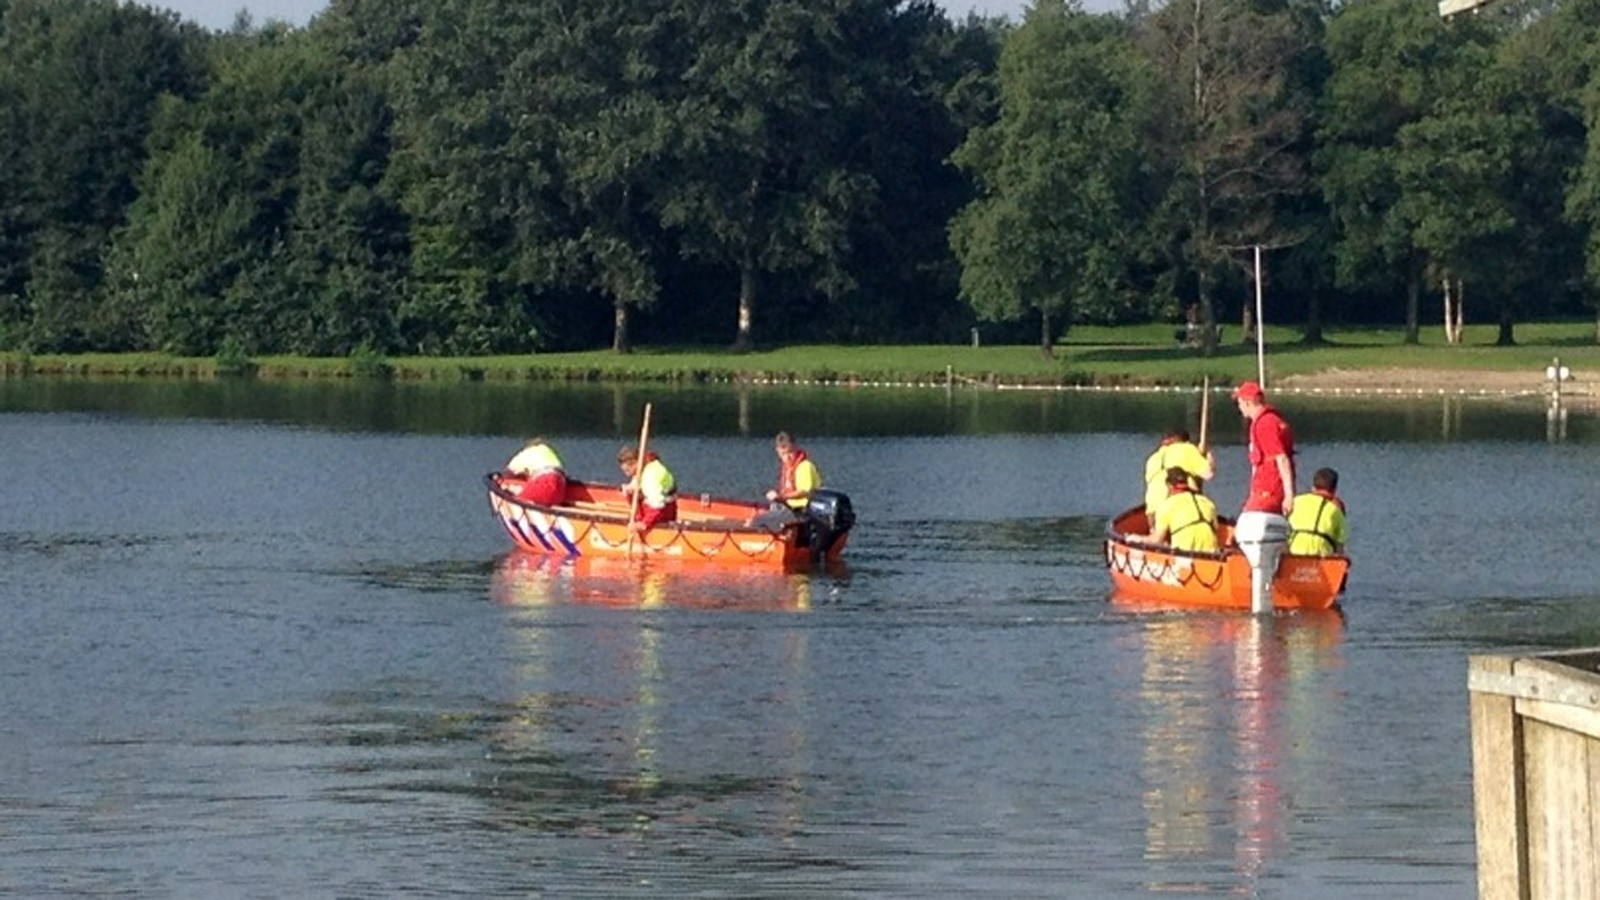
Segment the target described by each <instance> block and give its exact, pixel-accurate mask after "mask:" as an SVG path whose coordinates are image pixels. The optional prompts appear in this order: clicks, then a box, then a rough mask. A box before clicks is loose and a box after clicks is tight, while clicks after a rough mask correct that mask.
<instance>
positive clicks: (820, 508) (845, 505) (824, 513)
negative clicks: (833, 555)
mask: <svg viewBox="0 0 1600 900" xmlns="http://www.w3.org/2000/svg"><path fill="white" fill-rule="evenodd" d="M855 524H856V513H855V510H854V509H852V508H851V507H850V498H849V497H848V496H847V495H845V494H842V493H840V492H839V491H830V490H827V489H825V488H819V489H817V490H814V491H812V492H811V498H810V499H809V500H807V501H806V529H807V533H806V544H807V546H809V547H810V548H811V559H812V561H813V562H821V561H822V558H823V557H824V556H826V555H827V553H828V551H829V550H831V549H833V545H834V544H835V543H836V542H837V541H838V540H839V538H840V537H842V536H844V534H845V532H847V531H849V530H850V527H851V526H852V525H855Z"/></svg>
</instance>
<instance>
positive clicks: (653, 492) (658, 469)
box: [617, 447, 678, 534]
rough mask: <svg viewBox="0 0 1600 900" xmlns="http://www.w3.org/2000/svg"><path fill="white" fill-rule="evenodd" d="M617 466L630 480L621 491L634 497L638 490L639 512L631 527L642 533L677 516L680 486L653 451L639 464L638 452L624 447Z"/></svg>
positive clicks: (618, 455) (618, 453) (627, 495)
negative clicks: (641, 464) (641, 465)
mask: <svg viewBox="0 0 1600 900" xmlns="http://www.w3.org/2000/svg"><path fill="white" fill-rule="evenodd" d="M617 465H618V466H620V467H621V468H622V474H624V475H626V476H628V480H627V481H626V482H624V483H623V485H622V494H623V496H625V497H628V498H630V499H631V498H632V497H633V494H634V492H635V491H637V492H638V493H639V511H638V514H637V515H636V516H635V518H634V519H633V521H632V522H630V523H629V525H628V527H629V528H631V529H633V530H634V531H637V532H639V533H640V534H643V533H644V532H646V531H649V530H650V529H651V528H654V527H655V526H657V525H659V524H661V523H663V522H672V521H675V520H676V519H677V518H678V485H677V480H676V479H674V478H673V477H672V472H671V471H670V470H669V469H668V468H667V464H666V463H664V462H662V461H661V457H659V456H657V455H656V452H655V451H654V450H650V451H646V453H645V455H644V466H643V467H642V468H641V467H640V465H639V451H638V450H635V449H634V448H632V447H623V448H622V449H621V450H619V451H617Z"/></svg>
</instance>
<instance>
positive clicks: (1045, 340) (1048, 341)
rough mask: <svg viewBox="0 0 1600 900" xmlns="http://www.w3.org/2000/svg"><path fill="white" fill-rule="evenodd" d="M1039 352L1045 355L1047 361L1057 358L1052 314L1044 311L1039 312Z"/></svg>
mask: <svg viewBox="0 0 1600 900" xmlns="http://www.w3.org/2000/svg"><path fill="white" fill-rule="evenodd" d="M1039 352H1040V353H1043V354H1044V356H1045V359H1055V357H1056V339H1055V334H1054V333H1053V332H1052V331H1051V329H1050V314H1049V313H1047V312H1045V311H1043V310H1040V312H1039Z"/></svg>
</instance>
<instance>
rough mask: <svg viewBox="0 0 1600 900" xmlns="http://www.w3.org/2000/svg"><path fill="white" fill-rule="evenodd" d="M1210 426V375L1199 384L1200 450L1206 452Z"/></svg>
mask: <svg viewBox="0 0 1600 900" xmlns="http://www.w3.org/2000/svg"><path fill="white" fill-rule="evenodd" d="M1210 428H1211V376H1210V375H1207V376H1205V380H1204V381H1202V382H1201V384H1200V444H1199V446H1200V452H1201V453H1204V452H1206V445H1207V441H1208V435H1207V432H1208V431H1209V430H1210Z"/></svg>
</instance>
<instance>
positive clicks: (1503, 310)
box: [1494, 303, 1517, 347]
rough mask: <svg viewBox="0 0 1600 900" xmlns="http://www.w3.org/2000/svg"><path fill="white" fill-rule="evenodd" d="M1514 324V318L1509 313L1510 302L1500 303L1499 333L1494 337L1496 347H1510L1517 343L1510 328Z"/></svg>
mask: <svg viewBox="0 0 1600 900" xmlns="http://www.w3.org/2000/svg"><path fill="white" fill-rule="evenodd" d="M1515 326H1516V318H1515V317H1514V316H1512V314H1511V304H1509V303H1502V304H1500V334H1499V336H1497V337H1496V338H1495V339H1494V345H1495V346H1496V347H1511V346H1515V345H1516V343H1517V337H1516V335H1514V334H1512V333H1511V332H1512V328H1513V327H1515Z"/></svg>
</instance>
